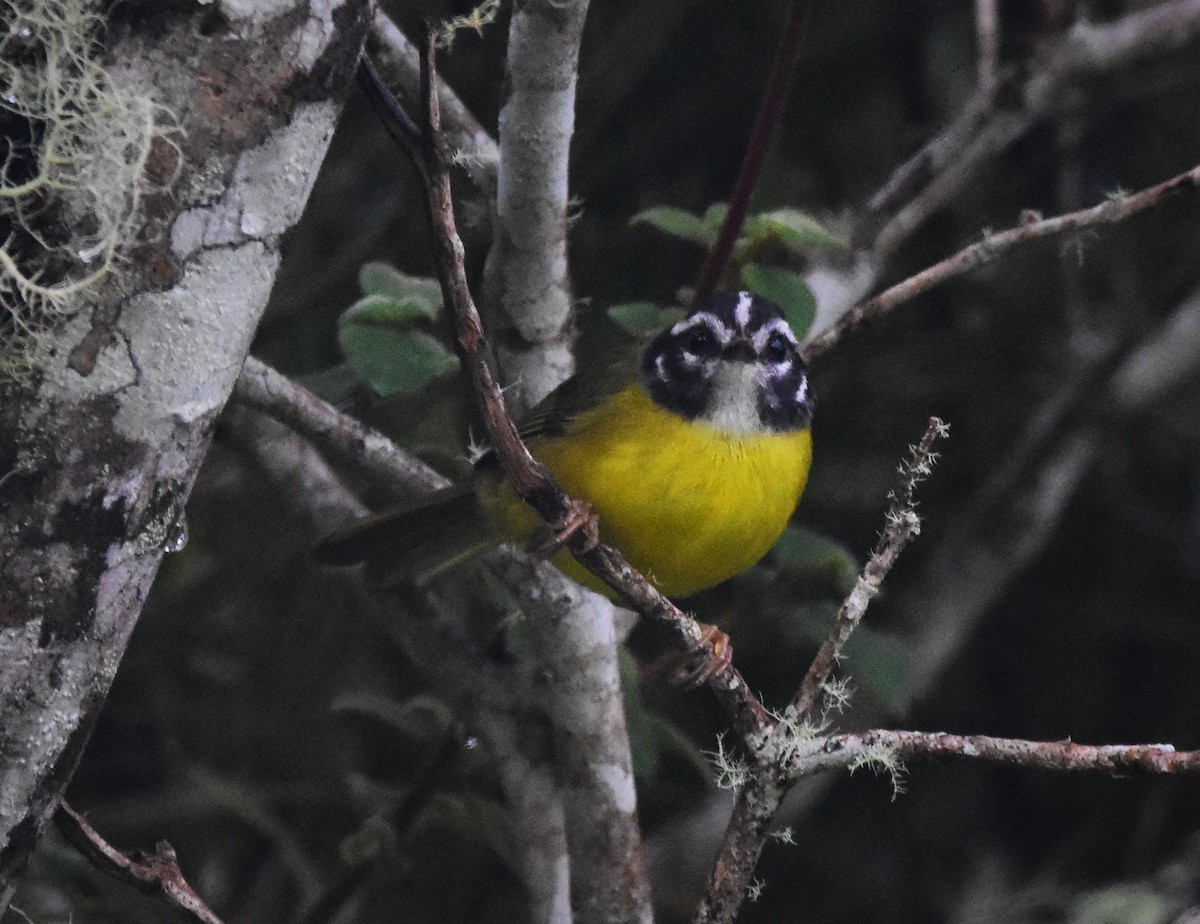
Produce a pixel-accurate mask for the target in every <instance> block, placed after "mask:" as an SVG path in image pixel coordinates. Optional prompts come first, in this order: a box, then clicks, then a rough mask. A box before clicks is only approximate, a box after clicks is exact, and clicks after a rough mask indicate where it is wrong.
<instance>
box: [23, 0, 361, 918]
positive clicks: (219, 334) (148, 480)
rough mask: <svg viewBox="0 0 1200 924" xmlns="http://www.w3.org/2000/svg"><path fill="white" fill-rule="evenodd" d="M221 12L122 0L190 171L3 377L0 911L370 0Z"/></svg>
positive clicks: (230, 380) (138, 58) (100, 676)
mask: <svg viewBox="0 0 1200 924" xmlns="http://www.w3.org/2000/svg"><path fill="white" fill-rule="evenodd" d="M209 12H213V11H212V10H211V9H210V8H207V7H203V6H194V7H188V6H179V5H170V6H168V7H165V8H160V7H156V6H154V5H146V6H139V8H138V9H137V10H136V13H135V14H134V13H131V12H130V10H129V9H128V8H126V9H124V10H123V9H122V8H121V7H117V8H116V11H115V13H114V15H115V16H117V17H124V18H118V19H117V20H116V21H114V22H112V23H110V24H109V30H108V41H109V47H108V49H107V54H106V57H107V61H108V66H109V67H110V69H111V70H113V72H114V76H115V79H116V81H117V82H118V83H119V84H122V85H123V86H124V88H126V89H129V90H131V91H133V92H137V93H139V94H142V95H145V96H149V97H150V98H152V99H153V100H154V101H155V102H157V103H158V104H160V105H162V106H165V107H166V108H167V109H169V110H170V111H171V112H172V113H174V116H175V118H176V120H177V122H178V126H179V128H180V129H181V131H180V132H178V133H177V134H176V135H175V136H174V140H175V142H176V143H177V145H178V147H179V149H180V153H181V155H182V163H181V166H180V172H179V176H178V179H177V181H176V182H175V184H174V187H173V188H172V189H171V190H170V191H168V192H162V193H157V194H153V195H150V196H148V197H147V199H146V202H145V208H144V210H143V215H142V218H141V222H140V225H141V227H140V228H139V230H140V231H141V233H142V237H143V239H144V240H145V241H148V243H138V244H137V250H136V252H135V253H133V258H132V259H130V260H129V261H128V265H127V266H126V267H125V268H124V270H123V271H122V273H121V274H120V278H119V279H118V280H117V281H116V282H114V283H112V284H111V285H109V286H107V288H106V289H105V290H104V291H98V292H96V293H93V295H92V297H91V298H90V300H89V301H88V302H87V303H86V304H82V305H80V310H78V311H77V312H76V313H75V314H74V316H73V317H72V318H71V319H70V321H69V322H68V323H66V324H65V325H64V326H63V327H62V329H61V330H60V331H57V332H56V333H55V336H54V338H53V340H52V341H51V340H46V341H44V342H43V343H42V345H41V347H40V348H39V350H38V352H37V353H36V355H35V358H34V360H35V361H34V376H33V377H32V379H31V380H29V381H27V382H25V383H22V384H14V383H11V382H10V383H8V384H5V385H3V386H0V398H2V401H0V509H2V510H3V514H2V519H0V914H3V912H4V910H5V908H6V907H7V904H8V902H9V900H10V899H11V896H12V892H13V890H14V887H15V882H16V879H17V877H19V876H20V874H21V872H22V870H23V869H24V867H25V865H26V863H27V861H28V858H29V855H30V853H31V852H32V850H33V849H34V848H35V846H36V845H37V842H38V839H39V837H40V835H41V832H42V830H43V827H44V825H45V823H46V821H47V819H48V818H49V816H50V814H51V813H52V812H53V810H54V808H55V806H56V804H57V802H58V799H59V797H60V796H61V794H62V791H63V789H64V788H65V786H66V784H67V782H68V781H69V780H70V777H71V774H72V772H73V770H74V768H75V766H76V764H77V762H78V760H79V757H80V754H81V753H82V751H83V748H84V746H85V745H86V742H87V738H88V735H89V732H90V730H91V728H92V726H93V724H94V722H95V719H96V716H97V713H98V712H99V709H100V707H101V706H102V705H103V703H104V699H105V696H106V694H107V692H108V689H109V685H110V684H111V682H112V679H113V675H114V674H115V672H116V669H117V665H118V664H119V662H120V660H121V655H122V653H123V651H124V649H125V645H126V642H127V641H128V639H129V635H130V633H131V632H132V630H133V627H134V624H135V623H136V621H137V618H138V615H139V613H140V612H141V609H142V605H143V603H144V601H145V599H146V595H147V593H148V592H149V590H150V585H151V583H152V582H153V580H154V576H155V573H156V571H157V569H158V566H159V563H160V562H161V560H162V556H163V555H164V554H165V553H166V552H167V551H171V550H174V549H176V548H178V547H180V544H181V542H182V539H183V535H184V525H183V508H184V504H185V502H186V500H187V496H188V493H189V491H190V489H191V486H192V481H193V479H194V477H195V474H196V471H197V469H198V467H199V465H200V462H201V460H202V459H203V457H204V453H205V451H206V449H207V447H208V443H209V439H210V436H211V432H212V428H213V426H214V424H215V422H216V419H217V415H218V414H219V413H220V411H221V409H222V407H223V406H224V404H225V401H226V399H227V398H228V396H229V393H230V390H231V388H232V387H233V384H234V381H235V380H236V378H237V375H238V372H239V370H240V369H241V366H242V362H243V360H244V359H245V357H246V354H247V351H248V350H249V347H250V340H251V337H252V336H253V333H254V330H255V328H256V326H257V324H258V320H259V316H260V315H261V313H262V310H263V308H264V307H265V305H266V302H267V297H268V295H269V294H270V291H271V287H272V284H273V281H274V276H275V271H276V269H277V267H278V265H279V259H280V255H279V240H280V236H281V235H282V233H283V232H284V231H285V230H286V229H287V228H288V227H290V226H291V225H292V224H293V223H295V221H296V220H297V219H298V217H299V215H300V213H301V210H302V209H303V207H304V203H305V201H306V199H307V197H308V193H309V190H310V188H311V186H312V183H313V180H314V179H315V176H316V173H317V168H318V167H319V165H320V162H321V160H322V158H323V156H324V153H325V149H326V145H327V142H328V140H329V137H330V135H331V133H332V131H333V126H334V121H335V119H336V118H337V115H338V112H339V110H340V103H341V96H342V93H343V91H344V89H345V87H346V86H347V84H348V80H349V78H350V76H351V75H352V73H353V68H354V66H355V63H356V61H357V55H358V51H359V48H360V45H361V42H362V39H363V35H364V34H365V30H366V27H367V24H368V23H367V18H366V12H367V11H366V4H365V3H363V2H361V0H346V2H340V3H338V2H333V3H330V4H328V5H326V6H324V7H320V6H319V5H318V6H317V7H310V5H309V4H307V3H296V2H291V0H282V2H275V3H272V4H270V5H265V4H264V5H259V6H258V7H257V8H256V10H255V11H251V10H250V9H249V8H248V7H247V8H245V11H244V12H243V7H241V6H240V5H238V4H222V7H221V14H220V15H222V16H224V17H225V18H226V20H225V21H224V22H220V21H218V23H217V28H215V29H212V28H201V23H202V20H204V19H205V17H206V15H207V14H208V13H209ZM209 22H211V21H209ZM114 62H117V63H114ZM164 156H169V155H168V154H167V152H166V150H165V148H164Z"/></svg>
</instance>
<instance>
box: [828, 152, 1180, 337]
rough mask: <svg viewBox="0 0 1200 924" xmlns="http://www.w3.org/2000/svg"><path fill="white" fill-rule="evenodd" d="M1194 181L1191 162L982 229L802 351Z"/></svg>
mask: <svg viewBox="0 0 1200 924" xmlns="http://www.w3.org/2000/svg"><path fill="white" fill-rule="evenodd" d="M1197 186H1200V166H1197V167H1193V168H1192V169H1191V170H1188V171H1186V172H1184V173H1181V174H1179V175H1178V176H1174V177H1172V178H1171V179H1169V180H1165V181H1163V182H1162V183H1158V184H1156V185H1154V186H1150V187H1147V188H1146V189H1142V190H1139V191H1138V192H1136V193H1130V194H1128V195H1114V196H1112V197H1111V198H1109V199H1107V200H1105V201H1104V202H1102V203H1100V204H1099V205H1096V206H1093V207H1092V208H1088V209H1082V210H1080V211H1078V212H1069V213H1067V214H1066V215H1059V216H1057V217H1055V218H1045V219H1038V218H1036V217H1035V218H1033V220H1031V221H1027V222H1025V223H1023V224H1020V225H1017V226H1016V227H1014V228H1009V229H1007V230H1005V231H999V232H996V233H994V234H988V235H987V236H985V237H984V238H983V240H981V241H976V242H975V243H974V244H971V245H970V246H968V247H964V248H963V249H962V250H960V251H958V252H957V253H955V254H952V255H951V256H949V257H946V259H944V260H942V261H941V262H939V263H935V264H934V265H933V266H930V267H928V268H926V269H924V270H922V271H921V272H919V273H917V274H916V275H914V276H910V277H909V278H908V279H905V280H904V281H903V282H898V283H896V285H894V286H892V287H891V288H889V289H887V290H885V291H883V292H880V293H879V294H878V295H876V296H873V297H872V298H869V299H867V300H866V301H865V302H862V303H860V304H859V305H857V306H856V307H854V308H852V309H851V310H850V311H848V312H846V314H844V315H843V316H842V317H841V318H839V319H838V320H837V322H836V323H834V324H833V325H832V326H831V327H829V328H828V329H827V330H825V331H823V332H822V333H820V334H819V335H817V336H816V337H814V338H812V339H810V340H809V341H808V342H807V343H806V344H805V352H806V355H807V356H808V358H809V359H813V358H815V357H817V356H821V355H823V354H825V353H827V352H828V351H829V350H830V349H831V348H832V347H834V346H835V345H836V344H837V343H838V342H839V341H840V340H841V339H842V337H843V336H845V334H846V333H848V332H849V331H852V330H854V329H856V328H857V327H859V326H860V325H861V324H863V323H864V322H865V321H871V320H874V319H876V318H878V317H880V316H881V315H883V314H886V313H887V312H889V311H891V310H892V309H893V308H895V307H896V306H897V305H900V304H903V303H904V302H906V301H909V300H910V299H912V298H915V297H916V296H917V295H920V294H922V293H924V292H927V291H928V290H929V289H931V288H933V287H934V286H937V285H940V284H941V283H943V282H945V281H946V280H948V279H953V278H954V277H955V276H960V275H962V274H963V273H966V272H968V271H969V270H972V269H976V268H978V267H980V266H985V265H987V264H988V263H991V262H993V261H995V260H997V259H999V258H1000V257H1001V256H1004V255H1005V254H1007V253H1008V251H1010V250H1012V249H1013V248H1015V247H1017V246H1020V245H1022V244H1027V243H1029V242H1030V241H1037V240H1043V239H1045V238H1049V237H1054V236H1056V235H1059V234H1066V233H1069V232H1072V231H1080V230H1082V229H1084V228H1090V227H1093V226H1095V225H1104V224H1115V223H1117V222H1120V221H1124V220H1125V219H1127V218H1129V217H1130V216H1132V215H1136V214H1137V213H1138V212H1141V211H1144V210H1145V209H1148V208H1150V207H1151V206H1154V205H1157V204H1158V203H1160V202H1162V200H1163V199H1164V198H1166V197H1167V196H1168V195H1170V194H1172V193H1174V192H1178V191H1180V190H1183V189H1189V188H1194V187H1197Z"/></svg>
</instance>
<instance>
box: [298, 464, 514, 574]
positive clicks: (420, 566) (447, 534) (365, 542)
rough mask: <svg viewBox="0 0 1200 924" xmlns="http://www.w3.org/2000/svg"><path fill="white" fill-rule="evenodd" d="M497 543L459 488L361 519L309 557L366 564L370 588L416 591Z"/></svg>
mask: <svg viewBox="0 0 1200 924" xmlns="http://www.w3.org/2000/svg"><path fill="white" fill-rule="evenodd" d="M501 541H502V536H501V535H500V532H499V530H498V529H497V528H496V526H495V525H494V523H493V521H492V518H491V517H490V516H489V515H488V512H487V511H486V510H485V509H484V507H483V505H482V504H481V503H480V501H479V497H478V496H477V495H476V493H475V492H474V491H473V490H472V489H471V488H470V487H461V486H459V487H450V488H445V489H443V490H441V491H438V492H437V493H435V494H433V495H432V496H430V497H428V498H426V499H425V500H424V501H422V502H421V503H419V504H418V505H416V506H412V507H401V508H397V509H393V510H385V511H384V512H382V513H376V514H372V515H371V516H367V517H363V518H362V519H360V520H358V521H356V522H354V523H351V524H350V525H349V526H346V527H343V528H342V529H339V530H336V531H335V532H333V533H330V534H329V535H328V536H326V537H325V538H323V539H322V540H320V542H318V543H317V544H316V546H315V547H314V548H313V553H312V554H313V557H314V558H315V559H316V560H317V561H320V562H324V563H325V564H330V565H354V564H358V563H360V562H366V565H367V569H366V577H367V581H368V582H369V583H370V584H372V585H373V586H375V587H381V588H388V587H395V586H398V585H400V584H406V583H410V584H416V585H418V586H419V585H422V584H425V583H427V582H428V581H430V580H432V579H433V578H435V577H437V576H438V575H439V574H441V573H442V572H444V571H446V570H448V569H449V568H452V567H454V566H455V565H458V564H461V563H462V562H465V561H467V560H469V559H471V558H474V557H475V556H477V555H480V554H482V553H484V552H486V551H487V550H489V549H491V548H494V547H495V546H497V545H499V544H500V542H501Z"/></svg>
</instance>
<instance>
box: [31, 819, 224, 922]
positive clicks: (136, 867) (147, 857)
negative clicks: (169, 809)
mask: <svg viewBox="0 0 1200 924" xmlns="http://www.w3.org/2000/svg"><path fill="white" fill-rule="evenodd" d="M54 824H55V826H57V828H58V830H59V831H60V832H61V833H62V835H63V837H65V838H66V839H67V840H68V841H70V842H71V844H72V845H73V846H74V847H75V849H76V850H78V851H79V852H80V853H82V854H83V855H84V856H85V857H87V859H88V860H89V861H90V862H91V864H92V865H93V866H95V867H96V868H97V869H98V870H100V871H101V872H102V873H106V874H107V875H109V876H112V877H113V878H114V879H119V880H121V881H122V882H127V883H129V884H130V885H132V886H134V887H135V888H137V889H138V890H139V891H141V892H145V893H146V894H147V895H153V894H161V895H162V896H163V897H164V898H165V899H166V900H167V902H168V903H169V904H170V905H171V906H172V907H173V908H174V909H175V910H176V911H178V912H180V913H181V914H182V915H183V916H184V917H186V918H187V919H188V920H190V921H194V922H196V924H222V921H221V919H220V918H219V917H217V915H216V914H215V913H214V912H213V910H212V909H211V908H209V907H208V905H206V904H205V903H204V899H202V898H201V897H200V896H199V895H197V894H196V893H195V892H194V891H193V890H192V887H191V886H190V885H188V882H187V880H186V879H185V878H184V876H183V871H182V870H180V868H179V858H178V857H177V856H176V855H175V849H174V848H173V847H172V846H171V845H170V844H168V843H167V842H166V841H159V842H158V843H157V844H155V846H154V853H150V854H147V853H142V852H141V851H137V852H135V853H134V854H133V855H132V856H130V855H128V854H125V853H122V852H121V851H120V850H118V849H117V848H116V847H114V846H112V844H110V843H109V842H108V841H106V840H105V839H104V838H103V837H101V836H100V834H99V833H98V832H97V831H96V829H95V828H93V827H92V826H91V825H90V824H88V823H87V820H86V819H85V818H84V817H83V816H82V815H80V814H79V813H78V812H76V811H75V810H74V809H73V808H71V806H69V805H67V803H65V802H63V803H60V804H59V806H58V809H57V810H56V811H55V813H54Z"/></svg>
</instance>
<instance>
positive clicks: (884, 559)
mask: <svg viewBox="0 0 1200 924" xmlns="http://www.w3.org/2000/svg"><path fill="white" fill-rule="evenodd" d="M949 430H950V428H949V426H948V425H947V424H945V423H943V422H942V421H941V420H939V419H938V418H937V417H931V418H929V424H928V426H927V427H926V428H925V433H924V435H922V437H921V441H920V442H919V443H918V444H917V445H916V446H914V447H913V448H912V455H911V456H910V458H909V460H908V461H907V462H906V463H905V464H904V465H903V466H902V467H901V479H900V486H899V488H897V490H896V491H895V492H893V494H892V505H891V507H890V508H889V509H888V512H887V522H886V525H885V526H884V529H883V532H882V533H880V535H879V541H878V542H877V543H876V544H875V549H874V551H873V552H872V553H871V557H870V559H868V560H867V563H866V565H865V566H864V567H863V569H862V572H861V573H860V574H859V576H858V580H857V581H855V583H854V589H853V590H851V591H850V594H849V596H847V597H846V599H845V600H844V601H843V602H842V606H841V608H840V609H839V610H838V615H837V619H836V620H834V624H833V626H832V627H831V628H830V630H829V634H828V635H827V636H826V637H825V641H824V643H822V645H821V647H820V649H819V650H818V651H817V655H816V657H815V658H813V662H812V664H811V665H810V667H809V669H808V673H807V674H805V676H804V681H803V683H801V684H800V689H799V690H798V691H797V693H796V696H795V698H794V699H793V700H792V703H791V705H790V706H788V709H787V711H786V712H785V716H786V717H787V719H788V720H789V721H792V722H800V721H804V720H806V719H808V718H809V717H810V716H811V714H812V711H813V708H814V707H815V706H816V705H817V702H818V698H819V697H820V693H821V690H822V688H823V687H824V685H825V682H826V681H827V680H828V679H829V675H830V674H831V673H832V672H833V668H834V666H835V665H836V664H837V661H838V659H839V658H840V657H841V654H842V649H843V647H845V644H846V642H847V640H848V639H849V638H850V635H851V633H852V632H854V630H855V629H856V628H858V625H859V623H860V622H862V618H863V616H864V615H865V614H866V612H867V607H868V606H869V605H870V603H871V600H872V599H874V597H875V595H876V594H877V593H879V588H880V587H881V586H882V585H883V581H884V578H886V577H887V575H888V572H889V571H891V570H892V566H893V565H894V564H895V563H896V559H897V558H899V557H900V553H901V552H902V551H903V550H904V547H905V546H906V545H908V543H909V542H911V541H912V539H913V537H914V536H916V535H917V534H918V533H919V532H920V531H921V520H920V517H918V516H917V511H916V505H915V504H914V502H913V492H914V490H915V489H916V486H917V484H918V482H920V481H921V480H922V479H923V478H924V477H925V476H926V475H927V474H928V473H929V470H930V467H931V466H932V464H933V462H934V460H935V459H936V458H937V456H936V454H935V453H934V452H933V444H934V441H935V440H937V439H939V438H944V437H945V436H946V435H947V434H948V433H949Z"/></svg>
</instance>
